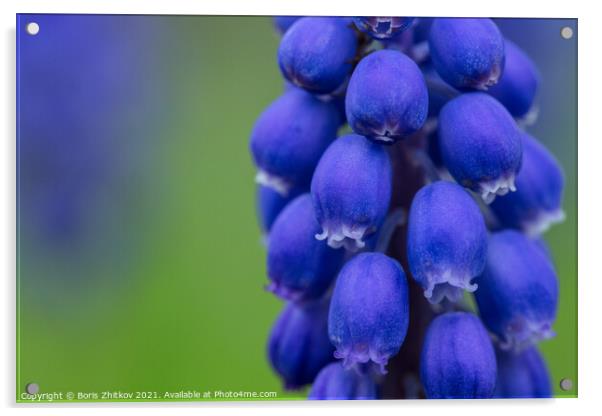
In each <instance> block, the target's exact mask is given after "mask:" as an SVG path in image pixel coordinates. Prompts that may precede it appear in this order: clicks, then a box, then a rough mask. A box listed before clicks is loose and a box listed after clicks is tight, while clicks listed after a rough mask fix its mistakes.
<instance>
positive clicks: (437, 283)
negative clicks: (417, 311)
mask: <svg viewBox="0 0 602 416" xmlns="http://www.w3.org/2000/svg"><path fill="white" fill-rule="evenodd" d="M472 279H473V277H472V276H470V274H456V273H452V271H451V270H445V271H444V272H443V273H438V274H432V275H430V276H428V277H427V282H426V283H427V287H426V289H425V290H424V297H425V298H426V299H427V300H428V301H429V302H430V303H432V304H437V303H439V302H441V301H442V300H443V299H444V298H447V299H449V301H450V302H454V303H455V302H458V301H459V300H460V299H462V296H463V295H464V291H467V292H470V293H472V292H474V291H475V290H477V288H478V285H477V284H476V283H471V282H470V281H471V280H472Z"/></svg>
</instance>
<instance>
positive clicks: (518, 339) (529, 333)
mask: <svg viewBox="0 0 602 416" xmlns="http://www.w3.org/2000/svg"><path fill="white" fill-rule="evenodd" d="M554 336H556V333H555V332H554V330H553V329H552V323H551V322H548V321H544V322H533V321H529V320H526V319H523V320H520V321H515V322H514V323H512V324H510V325H508V326H507V327H506V330H505V331H504V339H500V343H499V346H500V348H501V349H502V350H505V351H515V352H520V351H522V350H524V349H525V348H528V347H530V346H531V345H535V344H537V343H538V342H540V341H544V340H546V339H550V338H553V337H554Z"/></svg>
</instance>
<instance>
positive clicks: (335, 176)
mask: <svg viewBox="0 0 602 416" xmlns="http://www.w3.org/2000/svg"><path fill="white" fill-rule="evenodd" d="M391 176H392V172H391V162H390V160H389V155H388V154H387V151H386V150H385V148H384V147H382V146H379V145H378V144H376V143H373V142H370V141H369V140H366V138H364V137H362V136H358V135H356V134H349V135H346V136H343V137H341V138H339V139H337V140H335V141H334V142H333V143H332V144H331V145H330V146H329V147H328V149H327V150H326V152H324V155H323V156H322V158H321V159H320V162H319V163H318V166H317V168H316V171H315V173H314V176H313V179H312V182H311V195H312V198H313V202H314V207H315V210H316V217H317V219H318V222H319V223H320V225H321V226H322V231H321V232H318V233H317V234H316V238H317V239H318V240H327V242H328V245H329V246H330V247H333V248H339V247H343V246H344V247H346V248H347V249H349V250H357V249H360V248H363V247H364V246H365V241H364V238H365V237H368V236H370V235H371V234H373V233H375V232H376V230H377V229H378V227H379V226H380V224H381V223H382V222H383V220H384V218H385V216H386V214H387V210H388V208H389V203H390V200H391Z"/></svg>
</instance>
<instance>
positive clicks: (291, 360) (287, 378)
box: [268, 301, 334, 389]
mask: <svg viewBox="0 0 602 416" xmlns="http://www.w3.org/2000/svg"><path fill="white" fill-rule="evenodd" d="M327 315H328V302H324V301H320V302H316V303H311V304H305V305H303V306H299V305H296V304H292V303H289V304H288V305H286V306H285V308H284V310H283V311H282V312H281V314H280V316H279V317H278V319H277V321H276V322H275V324H274V326H273V328H272V332H271V334H270V339H269V342H268V356H269V359H270V362H271V363H272V367H273V368H274V370H276V372H277V373H278V374H279V375H280V376H281V377H282V379H283V381H284V385H285V387H286V388H287V389H296V388H299V387H302V386H304V385H306V384H309V383H311V382H312V381H313V380H314V378H315V377H316V375H317V374H318V373H319V371H320V370H321V369H322V368H323V367H324V366H325V365H327V364H328V363H329V362H331V361H332V360H333V359H334V357H333V355H332V353H333V347H332V345H331V344H330V341H329V340H328V329H327Z"/></svg>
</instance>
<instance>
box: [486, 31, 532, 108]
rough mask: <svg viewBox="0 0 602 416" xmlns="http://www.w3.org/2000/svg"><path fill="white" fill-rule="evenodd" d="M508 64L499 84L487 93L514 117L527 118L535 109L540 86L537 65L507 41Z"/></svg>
mask: <svg viewBox="0 0 602 416" xmlns="http://www.w3.org/2000/svg"><path fill="white" fill-rule="evenodd" d="M505 50H506V64H505V65H504V73H503V75H502V76H501V78H500V80H499V81H498V83H497V84H495V85H494V86H492V87H491V88H490V89H489V90H488V91H487V92H488V93H489V94H491V95H492V96H494V97H495V98H497V99H498V100H499V101H500V102H501V103H502V104H503V105H504V107H506V109H507V110H508V111H509V112H510V114H512V115H513V116H514V117H525V116H526V115H527V113H529V111H530V110H531V109H532V108H533V102H534V101H535V95H536V94H537V89H538V86H539V78H540V76H539V71H538V70H537V68H536V67H535V64H534V63H533V61H531V59H530V58H529V57H528V56H527V54H526V53H525V52H523V51H522V50H521V49H520V48H519V47H518V46H516V45H515V44H514V43H513V42H511V41H509V40H508V39H506V41H505Z"/></svg>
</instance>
